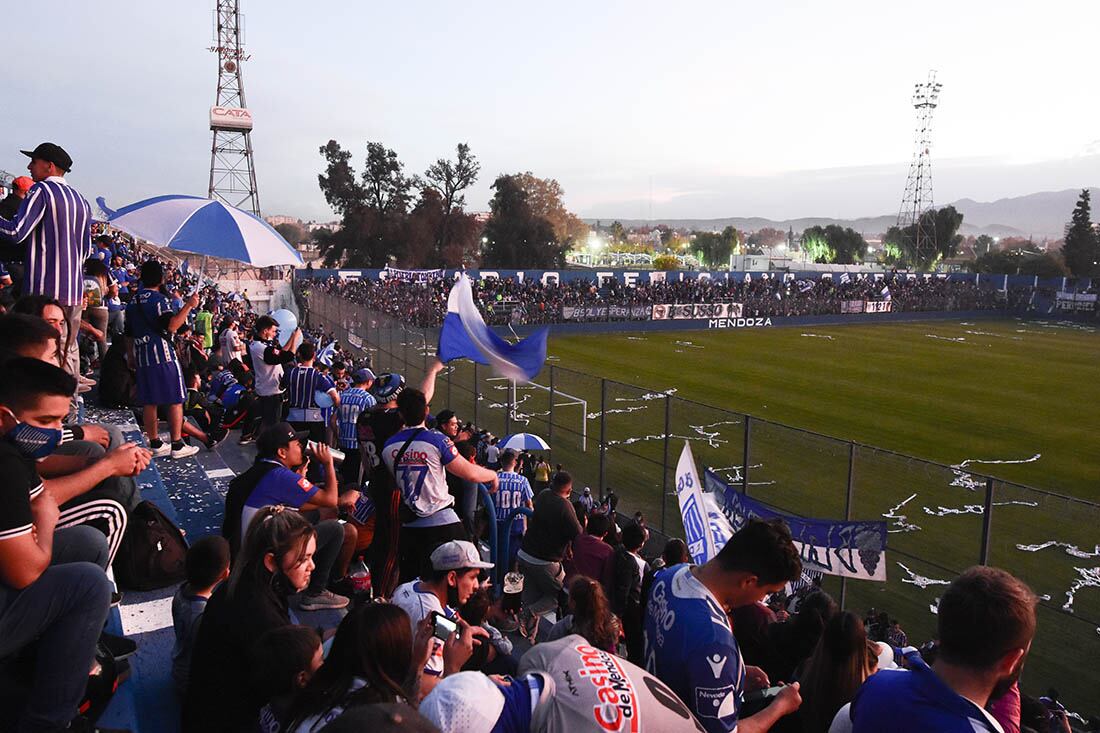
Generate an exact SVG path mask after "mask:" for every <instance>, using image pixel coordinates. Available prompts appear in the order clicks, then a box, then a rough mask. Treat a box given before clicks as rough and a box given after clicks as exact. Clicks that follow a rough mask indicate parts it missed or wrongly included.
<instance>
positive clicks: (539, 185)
mask: <svg viewBox="0 0 1100 733" xmlns="http://www.w3.org/2000/svg"><path fill="white" fill-rule="evenodd" d="M512 177H513V178H515V180H516V183H517V184H518V185H519V187H520V188H522V189H523V190H524V192H525V193H526V194H527V203H528V205H529V206H530V207H531V212H532V213H533V214H534V215H535V216H537V217H540V218H542V219H545V220H546V221H548V222H550V226H552V227H553V228H554V237H555V238H556V239H557V241H558V242H560V243H563V244H565V243H572V242H580V241H582V240H583V239H584V238H585V237H586V236H588V225H587V224H585V223H584V222H583V221H581V219H580V218H579V217H578V216H577V215H576V214H574V213H573V212H571V211H569V210H568V209H566V208H565V191H564V190H562V187H561V184H560V183H558V182H557V181H556V180H554V179H553V178H539V177H538V176H536V175H534V174H533V173H531V171H526V172H524V173H517V174H515V175H514V176H512ZM498 180H499V179H498Z"/></svg>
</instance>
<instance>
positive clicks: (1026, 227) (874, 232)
mask: <svg viewBox="0 0 1100 733" xmlns="http://www.w3.org/2000/svg"><path fill="white" fill-rule="evenodd" d="M1089 190H1090V191H1091V194H1092V199H1093V201H1095V202H1097V205H1100V199H1098V198H1097V196H1098V195H1100V189H1096V188H1092V189H1089ZM1080 194H1081V191H1080V190H1079V189H1066V190H1064V191H1043V192H1040V193H1032V194H1028V195H1026V196H1016V197H1014V198H1005V199H998V200H996V201H992V202H983V201H974V200H972V199H960V200H958V201H954V202H952V203H951V205H952V206H954V207H955V208H956V209H958V210H959V211H961V212H962V214H963V217H964V218H963V225H962V229H961V231H962V233H963V234H967V235H969V234H973V235H978V234H989V235H990V236H994V237H1034V238H1035V239H1037V240H1042V239H1061V238H1062V234H1063V231H1064V229H1065V225H1066V224H1067V223H1068V222H1069V220H1070V215H1071V214H1072V213H1073V207H1074V206H1075V205H1076V204H1077V197H1078V196H1080ZM585 221H586V222H587V223H589V224H595V223H596V220H595V219H586V220H585ZM612 221H613V220H612V219H600V223H601V224H603V225H605V226H606V225H608V224H610V223H611V222H612ZM619 221H620V222H621V223H622V225H623V226H624V227H627V228H628V229H629V228H631V227H641V226H647V225H648V226H653V225H656V224H665V225H667V226H670V227H673V228H674V229H681V230H683V229H697V230H716V229H724V228H726V227H727V226H733V227H736V228H737V229H740V230H742V231H750V232H751V231H756V230H758V229H763V228H764V227H772V228H775V229H783V230H786V229H788V228H793V229H794V231H795V234H798V233H799V232H801V231H802V230H804V229H807V228H809V227H812V226H828V225H829V224H839V225H840V226H843V227H851V228H852V229H855V230H856V231H858V232H861V233H862V234H863V236H864V237H867V238H876V237H877V236H878V235H880V234H884V233H885V232H886V230H887V229H889V228H890V227H891V226H893V225H894V224H895V223H896V222H897V215H896V214H886V215H882V216H867V217H861V218H858V219H830V218H827V217H807V218H802V219H784V220H782V221H774V220H772V219H764V218H761V217H742V216H732V217H728V218H722V219H655V220H653V221H648V220H644V219H619Z"/></svg>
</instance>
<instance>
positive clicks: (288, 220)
mask: <svg viewBox="0 0 1100 733" xmlns="http://www.w3.org/2000/svg"><path fill="white" fill-rule="evenodd" d="M264 221H266V222H267V223H268V224H270V225H271V226H273V227H277V226H279V225H280V224H298V225H299V226H300V225H301V223H302V220H301V219H299V218H298V217H296V216H284V215H282V214H278V215H276V216H265V217H264Z"/></svg>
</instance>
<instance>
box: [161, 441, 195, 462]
mask: <svg viewBox="0 0 1100 733" xmlns="http://www.w3.org/2000/svg"><path fill="white" fill-rule="evenodd" d="M161 445H168V444H167V443H162V444H161ZM198 452H199V447H198V446H197V445H187V444H186V443H184V444H183V445H182V446H180V447H179V448H172V458H187V457H188V456H193V455H195V454H196V453H198Z"/></svg>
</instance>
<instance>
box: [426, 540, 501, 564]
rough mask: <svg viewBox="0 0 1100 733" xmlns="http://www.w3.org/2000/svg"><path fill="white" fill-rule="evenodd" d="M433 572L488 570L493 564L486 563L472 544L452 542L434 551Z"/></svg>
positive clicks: (464, 541) (459, 541)
mask: <svg viewBox="0 0 1100 733" xmlns="http://www.w3.org/2000/svg"><path fill="white" fill-rule="evenodd" d="M431 561H432V569H433V570H461V569H462V568H478V569H487V568H491V567H493V563H491V562H484V561H483V560H482V559H481V554H480V553H478V551H477V548H476V547H474V545H473V543H472V542H467V541H466V540H451V541H450V542H444V543H443V544H442V545H440V546H439V547H437V548H435V549H434V550H432V555H431Z"/></svg>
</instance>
